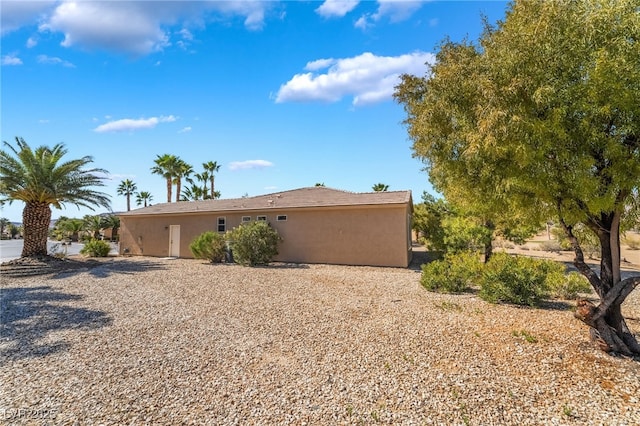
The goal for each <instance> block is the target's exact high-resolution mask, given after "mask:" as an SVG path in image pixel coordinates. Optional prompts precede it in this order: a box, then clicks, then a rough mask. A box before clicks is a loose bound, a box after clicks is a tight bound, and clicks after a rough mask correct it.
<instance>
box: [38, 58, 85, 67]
mask: <svg viewBox="0 0 640 426" xmlns="http://www.w3.org/2000/svg"><path fill="white" fill-rule="evenodd" d="M37 61H38V63H40V64H45V65H62V66H63V67H67V68H75V67H76V66H75V65H73V64H72V63H71V62H69V61H65V60H64V59H60V58H56V57H55V56H47V55H38V57H37Z"/></svg>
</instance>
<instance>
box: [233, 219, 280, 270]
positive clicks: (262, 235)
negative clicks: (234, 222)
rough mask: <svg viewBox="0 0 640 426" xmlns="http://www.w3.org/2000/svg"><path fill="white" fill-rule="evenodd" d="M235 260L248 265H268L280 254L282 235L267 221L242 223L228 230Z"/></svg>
mask: <svg viewBox="0 0 640 426" xmlns="http://www.w3.org/2000/svg"><path fill="white" fill-rule="evenodd" d="M227 240H228V241H229V245H230V246H231V249H232V250H233V257H234V260H235V261H236V262H237V263H239V264H241V265H247V266H255V265H266V264H268V263H269V262H271V261H272V260H273V258H274V257H275V256H276V255H277V254H278V242H279V241H280V236H279V235H278V231H276V230H275V229H273V228H272V227H271V226H270V225H269V224H268V223H267V222H264V221H257V222H251V223H249V224H245V225H240V226H238V227H237V228H234V229H232V230H231V231H229V232H227Z"/></svg>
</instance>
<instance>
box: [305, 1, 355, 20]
mask: <svg viewBox="0 0 640 426" xmlns="http://www.w3.org/2000/svg"><path fill="white" fill-rule="evenodd" d="M358 3H360V1H359V0H325V1H324V3H322V4H321V5H320V7H318V8H317V9H316V13H317V14H318V15H320V16H324V17H325V18H333V17H338V18H341V17H343V16H344V15H346V14H347V13H349V12H351V11H352V10H353V9H354V8H355V7H356V6H357V5H358Z"/></svg>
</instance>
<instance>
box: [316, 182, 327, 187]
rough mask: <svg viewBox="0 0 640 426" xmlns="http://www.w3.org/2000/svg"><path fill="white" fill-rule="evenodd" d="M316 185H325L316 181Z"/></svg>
mask: <svg viewBox="0 0 640 426" xmlns="http://www.w3.org/2000/svg"><path fill="white" fill-rule="evenodd" d="M316 186H325V185H324V182H316Z"/></svg>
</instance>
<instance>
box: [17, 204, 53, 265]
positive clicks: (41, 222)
mask: <svg viewBox="0 0 640 426" xmlns="http://www.w3.org/2000/svg"><path fill="white" fill-rule="evenodd" d="M50 223H51V208H49V204H48V203H42V202H28V203H26V205H25V207H24V210H23V211H22V226H23V231H22V232H23V234H24V245H23V247H22V257H29V256H46V255H47V238H48V236H49V224H50Z"/></svg>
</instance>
